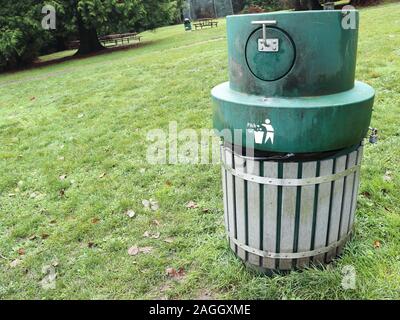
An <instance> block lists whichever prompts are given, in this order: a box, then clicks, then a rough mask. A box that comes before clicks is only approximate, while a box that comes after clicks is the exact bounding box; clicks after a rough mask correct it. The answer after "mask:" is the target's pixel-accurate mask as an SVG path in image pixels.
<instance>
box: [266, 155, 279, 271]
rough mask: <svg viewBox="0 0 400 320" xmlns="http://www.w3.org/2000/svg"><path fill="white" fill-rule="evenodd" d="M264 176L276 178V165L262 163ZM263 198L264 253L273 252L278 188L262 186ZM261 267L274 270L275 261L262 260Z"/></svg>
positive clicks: (270, 259) (273, 163)
mask: <svg viewBox="0 0 400 320" xmlns="http://www.w3.org/2000/svg"><path fill="white" fill-rule="evenodd" d="M264 176H265V177H269V178H278V163H277V162H264ZM263 198H264V206H263V214H264V219H263V220H264V221H263V248H264V251H270V252H275V250H276V229H277V214H278V187H277V186H272V185H264V197H263ZM263 267H264V268H267V269H275V259H272V258H263Z"/></svg>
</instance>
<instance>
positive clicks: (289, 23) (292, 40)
mask: <svg viewBox="0 0 400 320" xmlns="http://www.w3.org/2000/svg"><path fill="white" fill-rule="evenodd" d="M348 19H354V20H353V28H352V27H350V28H349V27H348V25H346V24H345V23H344V22H343V21H344V20H346V21H348ZM358 25H359V14H358V12H357V11H350V12H347V13H343V12H342V11H336V10H332V11H329V10H326V11H304V12H274V13H267V14H252V15H238V16H229V17H227V32H228V56H229V82H226V83H223V84H220V85H218V86H217V87H215V88H214V89H213V90H212V98H213V123H214V128H215V129H216V131H217V133H218V134H219V135H220V136H221V137H222V139H223V146H222V148H221V159H222V183H223V191H224V215H225V225H226V231H227V234H228V239H229V243H230V246H231V248H232V250H233V251H234V252H235V253H236V255H237V256H238V257H239V258H240V259H242V260H243V261H244V262H245V263H246V264H247V265H249V266H251V267H253V268H256V269H257V270H260V271H263V272H271V271H282V270H286V271H288V270H292V269H296V268H303V267H307V266H309V265H311V264H312V263H314V264H317V263H322V264H324V263H329V262H330V261H332V259H334V258H335V257H336V256H337V255H339V254H340V253H341V252H342V250H343V247H344V245H345V243H346V242H347V241H348V240H349V238H350V236H351V234H352V231H353V225H354V217H355V211H356V203H357V194H358V189H359V182H360V181H359V176H360V166H361V161H362V155H363V144H362V141H363V139H364V137H365V136H366V134H367V132H368V128H369V125H370V121H371V115H372V108H373V103H374V97H375V92H374V90H373V89H372V88H371V87H370V86H369V85H367V84H365V83H362V82H359V81H356V80H355V69H356V57H357V42H358ZM238 147H241V148H239V149H238ZM243 147H244V148H243Z"/></svg>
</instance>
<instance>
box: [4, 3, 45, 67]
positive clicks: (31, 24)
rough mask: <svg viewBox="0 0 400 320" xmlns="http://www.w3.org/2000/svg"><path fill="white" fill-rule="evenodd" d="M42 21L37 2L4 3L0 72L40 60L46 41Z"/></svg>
mask: <svg viewBox="0 0 400 320" xmlns="http://www.w3.org/2000/svg"><path fill="white" fill-rule="evenodd" d="M40 18H41V6H40V5H38V3H37V1H35V0H25V1H9V0H0V71H1V70H6V69H11V68H15V67H18V66H24V65H26V64H29V63H30V62H31V61H32V60H33V59H34V58H35V57H36V56H37V54H38V52H39V50H40V48H41V46H42V45H43V43H44V42H45V41H46V34H45V32H44V30H43V29H42V28H41V26H40V21H41V20H40ZM38 21H39V23H38Z"/></svg>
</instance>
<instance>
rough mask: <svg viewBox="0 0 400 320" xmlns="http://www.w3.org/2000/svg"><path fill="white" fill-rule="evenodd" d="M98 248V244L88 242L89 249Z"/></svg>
mask: <svg viewBox="0 0 400 320" xmlns="http://www.w3.org/2000/svg"><path fill="white" fill-rule="evenodd" d="M95 246H96V244H95V243H94V242H92V241H89V242H88V248H94V247H95Z"/></svg>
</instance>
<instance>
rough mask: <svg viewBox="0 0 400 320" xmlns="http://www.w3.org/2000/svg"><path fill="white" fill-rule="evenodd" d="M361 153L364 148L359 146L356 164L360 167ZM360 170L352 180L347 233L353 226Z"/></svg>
mask: <svg viewBox="0 0 400 320" xmlns="http://www.w3.org/2000/svg"><path fill="white" fill-rule="evenodd" d="M363 153H364V146H361V147H360V148H359V149H358V154H357V164H358V165H360V164H361V162H362V159H363ZM360 170H361V169H358V170H357V172H356V173H355V178H354V188H353V201H352V205H351V214H350V219H349V221H350V223H349V226H348V228H347V230H348V232H351V231H352V229H353V225H354V219H355V213H356V209H357V199H358V192H359V189H360Z"/></svg>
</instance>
